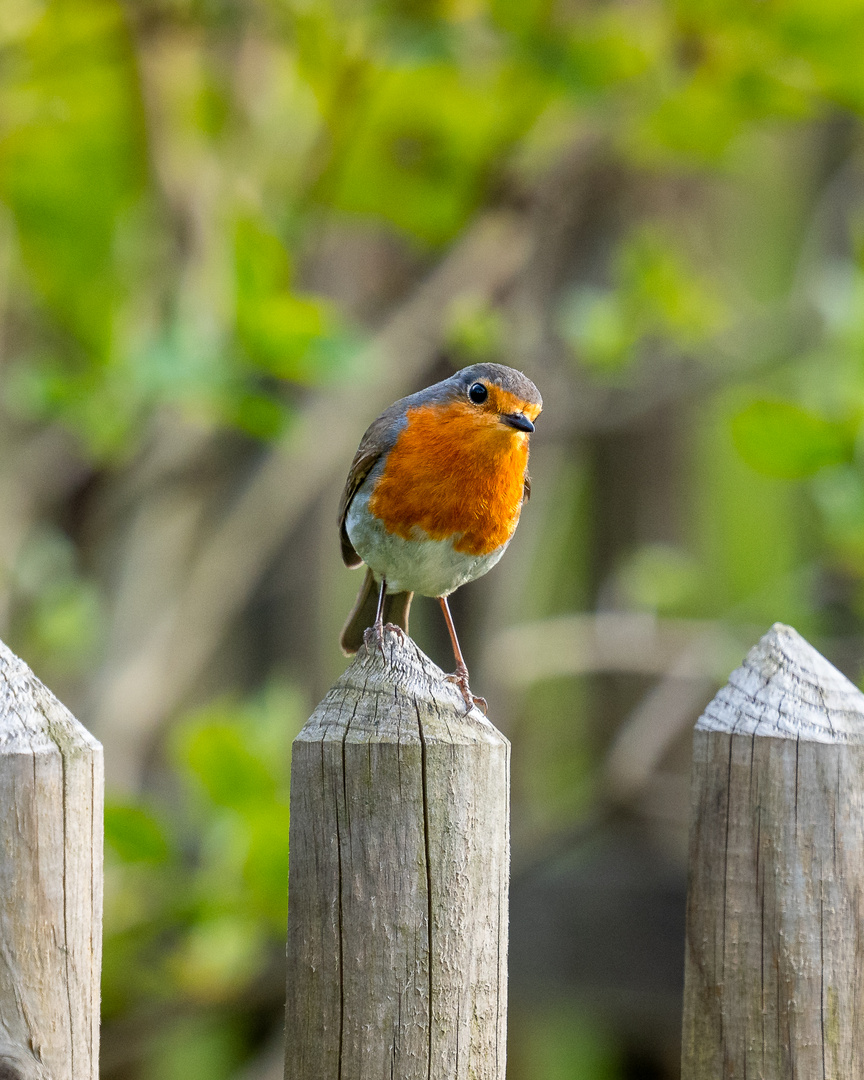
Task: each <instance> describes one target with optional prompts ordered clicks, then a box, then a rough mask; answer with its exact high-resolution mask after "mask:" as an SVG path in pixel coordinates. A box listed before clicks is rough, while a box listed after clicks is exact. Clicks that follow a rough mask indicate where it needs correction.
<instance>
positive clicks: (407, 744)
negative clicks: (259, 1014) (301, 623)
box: [285, 631, 510, 1080]
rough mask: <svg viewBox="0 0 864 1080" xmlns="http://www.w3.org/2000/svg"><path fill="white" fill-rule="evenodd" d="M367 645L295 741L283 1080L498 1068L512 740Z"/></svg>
mask: <svg viewBox="0 0 864 1080" xmlns="http://www.w3.org/2000/svg"><path fill="white" fill-rule="evenodd" d="M383 651H384V653H385V656H382V652H381V651H380V650H378V649H377V648H373V649H372V650H371V651H367V650H366V649H361V650H360V652H359V653H358V655H357V657H356V658H355V660H354V662H353V663H352V664H351V665H350V667H349V668H348V670H347V671H346V672H345V674H344V675H343V676H342V678H340V679H339V680H338V682H337V683H336V684H335V686H334V687H333V688H332V689H331V690H330V692H329V693H328V694H327V696H326V697H325V698H324V700H323V701H322V703H321V704H320V705H319V707H318V709H317V710H316V711H315V713H314V714H313V716H312V718H311V719H310V720H309V722H308V723H307V725H306V727H305V728H304V729H303V731H302V732H301V733H300V735H298V737H297V739H296V740H295V742H294V750H293V758H292V769H291V832H290V882H289V890H288V893H289V895H288V1001H287V1011H286V1017H287V1022H286V1050H285V1053H286V1058H285V1061H286V1069H285V1076H286V1080H421V1078H422V1080H504V1065H505V1037H506V982H507V896H508V874H509V816H508V815H509V809H508V807H509V767H510V746H509V743H508V742H507V740H506V739H505V738H504V736H503V735H501V734H500V733H499V732H498V731H496V729H495V728H494V727H493V726H492V724H491V723H489V721H488V720H486V718H485V717H484V716H483V715H482V714H481V713H480V712H479V711H478V710H477V709H472V710H471V712H470V713H467V714H466V711H465V704H464V702H463V700H462V697H461V694H460V693H459V692H458V690H457V689H456V687H455V686H453V684H452V683H448V682H446V681H445V680H444V676H443V673H442V672H441V671H440V669H439V668H437V667H436V666H435V665H434V664H433V663H432V662H431V661H430V660H429V659H428V658H427V657H426V656H424V655H423V654H422V653H421V652H420V651H419V650H418V649H417V648H416V646H415V645H414V644H413V642H411V641H410V640H406V641H403V640H402V639H401V636H400V635H397V634H396V633H394V632H392V631H386V632H385V640H384V650H383Z"/></svg>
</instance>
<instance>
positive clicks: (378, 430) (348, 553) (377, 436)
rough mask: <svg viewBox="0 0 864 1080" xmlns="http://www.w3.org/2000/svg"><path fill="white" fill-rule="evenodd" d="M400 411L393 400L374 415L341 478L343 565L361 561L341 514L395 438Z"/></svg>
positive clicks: (340, 529)
mask: <svg viewBox="0 0 864 1080" xmlns="http://www.w3.org/2000/svg"><path fill="white" fill-rule="evenodd" d="M404 415H405V410H404V405H403V403H402V402H401V401H397V402H396V403H395V404H393V405H391V406H390V408H389V409H387V410H385V411H384V412H383V413H381V415H380V416H379V417H378V419H377V420H374V421H373V422H372V423H371V424H370V425H369V427H368V428H367V430H366V434H365V435H364V436H363V438H362V439H361V440H360V445H359V446H358V448H357V453H356V454H355V455H354V460H353V461H352V462H351V469H350V471H349V473H348V479H347V480H346V481H345V490H344V491H343V492H342V498H341V500H340V502H339V540H340V542H341V544H342V561H343V562H344V563H345V565H346V566H359V565H360V564H361V563H362V562H363V560H362V559H361V558H360V556H359V555H358V554H357V552H356V551H355V550H354V545H353V544H352V543H351V540H350V539H349V537H348V530H347V529H346V528H345V518H346V517H347V515H348V509H349V507H350V506H351V500H352V499H353V498H354V496H355V495H356V494H357V492H358V491H359V489H360V487H361V485H362V483H363V481H364V480H365V479H366V477H367V476H368V475H369V473H370V472H371V471H372V469H374V468H375V465H376V464H377V462H378V459H379V458H380V457H381V455H382V454H384V453H386V452H387V451H388V450H389V449H390V447H391V446H392V445H393V443H395V442H396V439H397V437H398V435H399V431H400V430H401V428H402V424H403V419H404Z"/></svg>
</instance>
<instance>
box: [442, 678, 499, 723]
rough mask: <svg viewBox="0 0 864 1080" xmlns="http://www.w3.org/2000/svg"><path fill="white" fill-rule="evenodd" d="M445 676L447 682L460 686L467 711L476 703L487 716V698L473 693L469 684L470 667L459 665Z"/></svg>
mask: <svg viewBox="0 0 864 1080" xmlns="http://www.w3.org/2000/svg"><path fill="white" fill-rule="evenodd" d="M444 678H445V679H446V680H447V682H452V683H455V684H456V685H457V686H458V687H459V689H460V691H461V692H462V697H463V698H464V699H465V712H466V713H469V712H471V709H472V707H473V706H474V705H476V706H477V708H478V709H480V711H481V712H482V713H483V715H484V716H486V714H487V710H488V708H489V706H488V705H487V703H486V698H482V697H477V696H476V694H472V693H471V687H470V686H469V685H468V668H466V667H461V666H460V667H457V668H456V670H455V671H454V672H453V674H452V675H445V676H444Z"/></svg>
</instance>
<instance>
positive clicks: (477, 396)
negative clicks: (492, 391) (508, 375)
mask: <svg viewBox="0 0 864 1080" xmlns="http://www.w3.org/2000/svg"><path fill="white" fill-rule="evenodd" d="M468 397H469V398H470V399H471V401H473V402H474V404H475V405H482V404H483V402H484V401H485V400H486V398H488V397H489V391H488V390H487V389H486V387H485V386H484V385H483V383H482V382H475V383H474V385H473V386H472V387H471V389H470V390H469V391H468Z"/></svg>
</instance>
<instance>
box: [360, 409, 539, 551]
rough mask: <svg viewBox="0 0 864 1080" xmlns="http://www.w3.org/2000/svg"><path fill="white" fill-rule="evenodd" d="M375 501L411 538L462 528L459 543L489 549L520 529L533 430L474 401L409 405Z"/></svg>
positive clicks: (382, 515)
mask: <svg viewBox="0 0 864 1080" xmlns="http://www.w3.org/2000/svg"><path fill="white" fill-rule="evenodd" d="M407 417H408V423H407V425H406V427H405V428H404V429H403V431H402V433H401V434H400V435H399V438H398V439H397V440H396V443H395V445H394V446H393V449H392V450H391V451H390V453H389V455H388V457H387V464H386V467H385V469H384V472H383V474H382V475H381V477H380V479H379V480H378V483H377V485H376V487H375V491H374V493H373V495H372V498H371V499H370V501H369V509H370V510H371V511H372V513H373V514H374V515H375V516H376V517H377V518H379V519H380V520H381V521H382V522H383V523H384V525H385V526H386V527H387V529H388V530H389V531H390V532H392V533H396V534H398V535H399V536H402V537H404V538H405V539H406V540H408V539H411V536H412V529H414V528H415V527H419V528H421V529H423V531H424V532H425V533H427V534H428V535H429V536H430V537H432V539H434V540H444V539H447V538H449V537H452V536H454V534H457V535H458V539H456V541H455V543H454V545H453V546H454V548H455V549H456V551H461V552H464V553H465V554H467V555H487V554H489V552H491V551H494V550H495V549H496V548H498V547H500V546H501V545H502V544H504V543H506V541H507V540H509V539H510V537H511V536H512V535H513V530H514V529H515V528H516V524H517V522H518V521H519V512H520V510H521V507H522V496H523V485H524V482H525V468H526V466H527V464H528V438H527V436H526V435H524V434H522V433H521V432H518V431H516V430H514V429H513V428H511V427H508V426H507V425H506V424H502V423H501V421H500V420H499V419H498V418H497V417H495V416H492V415H489V414H488V413H483V412H480V411H478V410H477V409H475V408H474V407H472V406H471V405H470V404H469V403H467V402H466V403H465V404H463V403H462V402H454V403H453V404H450V405H446V406H443V407H442V406H440V405H424V406H421V407H420V408H417V409H409V411H408V414H407Z"/></svg>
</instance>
